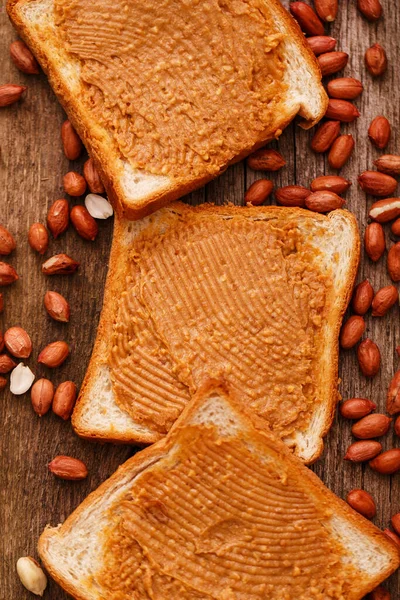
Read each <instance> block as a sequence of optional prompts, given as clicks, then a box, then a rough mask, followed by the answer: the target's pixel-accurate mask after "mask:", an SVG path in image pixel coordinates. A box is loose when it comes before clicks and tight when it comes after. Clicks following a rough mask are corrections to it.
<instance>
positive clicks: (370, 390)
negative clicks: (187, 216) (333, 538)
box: [0, 0, 400, 600]
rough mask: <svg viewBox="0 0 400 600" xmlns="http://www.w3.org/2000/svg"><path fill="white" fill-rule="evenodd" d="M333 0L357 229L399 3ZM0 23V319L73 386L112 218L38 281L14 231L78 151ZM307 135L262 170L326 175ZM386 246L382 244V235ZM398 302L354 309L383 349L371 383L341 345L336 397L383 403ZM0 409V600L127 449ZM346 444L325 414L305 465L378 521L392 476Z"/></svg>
mask: <svg viewBox="0 0 400 600" xmlns="http://www.w3.org/2000/svg"><path fill="white" fill-rule="evenodd" d="M285 4H286V5H287V4H288V2H285ZM339 4H340V11H339V16H338V19H337V20H336V22H335V23H334V24H333V25H331V26H330V33H331V34H332V35H333V36H334V37H336V38H338V40H340V41H339V44H338V49H340V50H344V51H346V52H349V54H350V61H349V65H348V67H347V68H346V69H345V74H346V75H351V76H354V77H357V78H360V79H361V80H362V81H363V83H364V86H365V91H364V94H363V95H362V97H361V98H360V99H359V100H357V102H356V103H357V105H358V106H359V108H360V111H361V118H360V119H359V120H358V122H357V123H356V124H350V125H346V126H343V127H342V131H343V132H351V133H352V134H353V135H354V136H355V139H356V151H355V153H354V155H353V157H352V158H351V160H350V162H349V163H348V165H346V167H345V168H344V169H343V170H342V173H341V174H343V175H344V176H345V177H347V178H348V179H350V180H351V181H352V182H353V186H352V188H351V190H350V192H349V193H348V194H347V206H348V208H349V209H350V210H352V211H353V212H354V213H355V214H356V215H357V217H358V221H359V225H360V230H361V234H363V232H364V229H365V225H366V223H367V214H368V207H369V206H370V204H371V203H372V198H366V197H365V195H364V193H363V192H361V190H360V189H359V187H358V185H357V176H358V175H359V173H360V172H362V171H363V170H365V169H367V168H371V167H372V163H373V160H374V159H375V158H376V157H377V156H378V155H379V154H380V152H379V151H378V150H376V149H375V148H374V147H373V146H372V145H371V143H370V142H369V140H368V136H367V129H368V125H369V123H370V121H371V120H372V119H373V118H374V117H375V116H376V115H378V114H383V115H385V116H386V117H388V118H389V120H390V122H391V123H392V128H393V133H392V139H391V142H390V145H389V147H388V148H387V151H388V152H391V153H396V152H400V147H399V145H398V143H397V137H398V128H399V123H400V114H399V113H400V103H399V101H398V90H399V88H400V69H399V61H400V49H399V43H398V33H399V31H400V3H399V2H393V1H391V0H383V5H384V18H383V19H381V20H380V21H379V22H378V23H377V24H370V23H368V22H367V21H366V20H365V19H363V18H362V17H361V16H360V14H359V13H358V12H357V10H356V7H355V5H356V2H355V0H349V1H345V0H341V1H340V3H339ZM0 27H1V34H2V35H1V40H0V78H1V79H0V83H8V82H12V83H22V84H24V85H27V86H28V90H27V93H26V95H25V98H24V100H23V101H22V102H20V103H19V104H17V105H14V106H12V107H9V108H3V109H0V144H1V146H0V174H1V175H0V177H1V179H0V180H1V196H0V222H1V223H3V224H4V225H6V226H7V227H8V228H9V229H10V231H12V233H13V234H14V235H15V237H16V239H17V243H18V247H17V251H16V252H14V253H13V255H11V256H10V257H9V262H10V263H12V264H13V265H14V266H15V267H16V268H17V271H18V273H19V274H20V280H19V281H18V282H17V283H16V284H15V285H13V286H11V287H10V288H4V289H3V290H1V291H3V293H4V296H5V305H6V307H5V312H4V314H3V315H2V316H1V317H0V329H2V330H4V329H6V328H7V327H9V326H11V325H21V326H22V327H24V328H26V330H27V331H28V332H29V333H30V335H31V336H32V339H33V343H34V352H33V355H32V357H31V358H30V359H29V361H28V364H29V365H30V366H31V368H32V369H33V370H34V371H35V373H36V375H37V377H40V376H43V375H45V376H48V375H49V374H50V378H51V379H52V380H53V381H54V383H58V382H61V381H62V380H65V379H72V380H74V381H75V382H76V383H77V384H78V385H79V384H80V383H81V381H82V378H83V375H84V371H85V368H86V365H87V363H88V359H89V355H90V352H91V348H92V345H93V341H94V338H95V333H96V326H97V322H98V317H99V312H100V309H101V304H102V296H103V285H104V280H105V276H106V271H107V260H108V253H109V248H110V243H111V231H112V223H111V220H110V221H107V222H104V223H100V233H99V236H98V239H97V241H96V242H95V243H91V242H84V241H83V240H81V239H80V238H79V237H78V236H77V234H76V233H75V232H74V230H73V229H72V228H70V229H69V230H68V232H67V233H66V234H64V235H63V236H62V237H61V238H60V239H59V240H57V241H56V242H55V241H54V240H53V241H52V242H51V244H50V248H49V250H48V252H47V254H46V256H51V255H52V254H54V253H57V252H66V253H68V254H70V255H71V256H73V257H74V258H76V259H77V260H79V261H80V262H81V267H80V269H79V271H78V273H77V274H76V275H74V276H72V277H58V278H48V277H47V278H46V277H45V276H43V275H42V274H41V273H40V264H41V262H42V259H41V258H40V257H38V256H37V255H35V254H34V253H33V251H31V250H30V248H29V246H28V244H27V236H26V233H27V230H28V228H29V226H30V225H31V224H32V223H33V222H35V221H41V222H44V221H45V215H46V212H47V209H48V207H49V206H50V205H51V203H52V202H53V201H54V200H55V199H57V198H61V197H63V192H62V176H63V174H64V173H65V172H67V171H68V170H70V169H71V168H73V169H75V170H77V171H81V169H82V163H83V160H84V158H83V157H82V159H80V160H79V161H77V162H76V163H72V164H70V163H69V161H68V160H67V159H66V158H65V157H64V156H63V153H62V150H61V142H60V125H61V123H62V121H63V119H64V118H65V116H64V114H63V111H62V109H61V108H60V106H59V105H58V103H57V101H56V99H55V97H54V95H53V93H52V91H51V89H50V87H49V85H48V83H47V81H46V78H45V77H44V76H43V74H42V75H40V76H25V75H23V74H22V73H19V72H18V71H17V69H16V68H15V67H14V65H13V64H12V63H11V61H10V59H9V54H8V47H9V44H10V42H11V41H13V40H14V39H15V38H16V36H15V33H14V32H13V30H12V27H11V25H10V24H9V22H8V19H7V16H6V14H5V9H4V8H2V9H1V13H0ZM327 30H328V28H327ZM376 41H378V42H380V43H381V44H382V45H384V46H385V48H386V51H387V54H388V58H389V69H388V72H387V73H386V75H385V76H384V77H382V78H380V79H377V80H373V79H372V78H371V76H370V75H369V74H368V73H367V72H366V69H365V66H364V59H363V56H364V52H365V50H366V49H367V48H368V47H369V46H370V45H372V44H373V43H375V42H376ZM312 134H313V132H312V131H309V132H306V131H302V130H301V129H300V128H298V127H297V126H296V125H292V126H290V127H289V128H288V129H287V130H286V131H285V132H284V134H283V135H282V138H281V139H280V141H279V144H272V146H274V147H277V148H279V150H280V151H281V152H282V154H283V155H284V156H285V158H286V160H287V166H286V167H285V168H284V169H282V170H281V171H280V172H279V173H277V174H272V175H271V179H273V180H274V182H275V184H276V186H282V185H287V184H292V183H300V184H303V185H309V183H310V181H311V180H312V179H313V178H314V177H315V176H317V175H322V174H325V173H330V172H331V171H330V169H329V166H328V164H327V161H326V157H324V156H321V155H315V154H313V153H312V152H311V151H310V149H309V141H310V139H311V137H312ZM262 176H266V177H270V175H269V174H261V173H254V172H251V171H250V170H248V169H246V167H245V165H244V164H238V165H235V166H233V167H232V168H230V169H229V170H228V171H227V172H226V173H225V174H224V175H223V176H222V177H221V178H219V179H218V180H217V181H214V182H212V183H210V184H209V185H208V186H207V187H206V188H204V189H202V190H199V191H197V192H195V193H193V194H192V195H191V196H190V197H189V198H188V201H189V202H191V203H193V204H197V203H199V202H202V201H204V200H208V201H210V202H215V203H217V204H221V203H222V202H224V201H227V200H229V201H231V202H234V203H235V204H241V203H242V202H243V194H244V191H245V189H246V188H247V187H248V186H249V185H250V184H251V183H252V182H253V181H254V180H256V179H258V178H260V177H262ZM75 202H76V201H75V200H74V203H75ZM72 203H73V202H71V204H72ZM389 243H392V242H391V241H390V239H389V236H388V244H389ZM365 277H368V278H369V279H370V281H371V283H372V284H373V286H374V288H375V289H378V288H379V287H381V286H383V285H387V284H388V283H390V281H389V277H388V275H387V272H386V261H385V258H384V259H382V260H381V261H379V263H378V264H376V265H374V264H372V263H371V262H370V261H369V260H368V259H367V258H365V257H364V256H363V259H362V264H361V267H360V273H359V279H358V280H359V281H361V280H362V279H364V278H365ZM46 290H56V291H58V292H60V293H62V294H64V295H65V296H66V297H67V298H68V299H69V300H70V302H71V306H72V318H71V323H70V324H69V325H63V324H57V323H54V322H52V321H51V320H50V319H49V318H48V317H47V315H46V313H45V311H44V308H43V296H44V293H45V291H46ZM398 311H399V309H398V307H395V309H393V310H392V311H391V312H390V314H389V315H387V316H386V317H384V318H382V319H379V318H372V317H371V316H370V315H368V317H367V335H368V336H369V337H371V338H372V339H373V340H375V341H376V342H377V343H378V345H379V346H380V349H381V352H382V358H383V360H382V369H381V372H380V373H379V374H378V376H377V377H375V378H374V379H373V380H372V381H368V380H366V379H365V378H364V377H362V376H361V375H360V373H359V369H358V365H357V360H356V355H355V352H354V351H347V352H343V353H342V355H341V361H340V377H341V379H342V383H341V385H340V390H341V393H342V395H343V397H344V398H348V397H353V396H361V397H369V398H371V399H373V400H374V401H375V402H376V403H377V404H378V407H379V409H380V410H381V411H382V412H384V410H385V396H386V390H387V387H388V383H389V381H390V379H391V377H392V375H393V373H394V371H395V370H396V368H397V367H398V359H397V355H396V353H395V347H396V345H397V344H398V343H400V323H399V312H398ZM56 339H65V340H66V341H68V343H69V344H70V345H71V349H72V352H71V357H70V358H69V359H68V361H67V362H66V363H65V364H64V365H63V366H62V368H60V369H58V370H55V371H54V372H51V373H49V371H48V370H46V368H38V366H37V364H36V359H37V354H38V353H39V351H40V349H41V348H42V347H43V346H44V345H46V344H47V343H49V342H51V341H54V340H56ZM0 419H1V423H0V427H1V429H0V432H1V433H0V533H1V536H0V600H25V599H28V598H31V597H32V596H31V595H30V594H29V593H28V592H26V591H25V590H24V589H23V588H22V586H21V584H20V582H19V580H18V578H17V575H16V572H15V563H16V561H17V559H18V558H19V557H20V556H23V555H27V554H28V555H33V556H37V553H36V542H37V539H38V536H39V534H40V532H41V531H42V529H43V527H44V526H45V525H46V523H50V524H52V525H55V524H57V523H59V522H62V521H63V520H64V519H65V518H66V516H67V515H68V514H69V513H70V512H71V511H72V510H73V509H74V508H75V507H76V506H77V505H78V504H79V503H80V502H81V501H82V500H83V498H85V496H86V495H87V494H88V492H89V491H90V490H93V489H95V488H96V487H97V486H98V484H99V483H100V482H101V481H103V480H104V479H106V478H107V477H108V476H109V475H110V474H111V473H112V472H113V471H115V469H116V468H117V466H118V465H119V464H121V463H122V462H123V461H124V460H125V459H126V458H128V457H129V456H130V455H131V454H132V452H133V449H132V448H128V447H118V446H111V445H106V446H101V445H99V444H91V443H88V442H84V441H82V440H79V439H78V438H77V437H76V436H75V435H74V434H73V432H72V429H71V426H70V423H69V422H66V423H65V422H63V421H61V420H60V419H58V418H57V417H55V416H54V415H52V414H49V415H46V416H44V417H43V418H41V419H39V418H38V417H37V416H36V415H34V413H33V411H32V408H31V405H30V401H29V395H25V396H23V397H13V396H11V395H10V394H9V392H8V391H5V392H0ZM351 440H352V438H351V434H350V423H347V422H345V421H344V420H343V419H337V420H336V421H335V424H334V426H333V428H332V430H331V431H330V433H329V435H328V436H327V438H326V444H325V452H324V455H323V457H322V459H321V460H320V461H319V462H318V463H317V464H316V465H314V467H313V469H314V470H315V472H316V473H317V474H318V475H319V476H320V477H321V478H322V479H323V481H324V482H325V483H326V484H327V485H328V487H329V488H330V489H332V490H333V491H334V492H335V493H337V494H338V495H339V496H341V497H345V496H346V494H347V493H348V491H349V490H350V489H352V488H355V487H362V488H365V489H366V490H368V491H369V492H370V493H372V495H373V496H374V498H375V500H376V503H377V507H378V514H377V517H376V518H375V519H374V522H375V523H376V525H378V526H379V527H382V528H383V527H387V526H388V524H389V519H390V516H391V515H392V514H394V513H396V512H398V511H400V475H394V476H393V477H382V476H379V475H377V474H376V473H373V472H372V471H371V470H370V469H369V468H368V467H363V466H357V465H351V464H348V463H345V462H344V461H343V459H342V457H343V455H344V453H345V450H346V448H347V446H348V445H349V444H350V443H351ZM383 444H384V447H385V448H390V447H393V446H397V447H399V446H400V443H399V440H398V439H397V438H396V436H395V435H394V434H393V433H390V434H389V435H387V436H386V437H385V438H384V440H383ZM57 454H69V455H72V456H76V457H78V458H81V459H83V460H84V461H85V462H86V463H87V465H88V467H89V471H90V475H89V478H88V479H87V480H86V481H84V482H80V483H69V482H63V481H60V480H56V479H54V478H53V477H52V476H51V475H50V474H49V473H48V471H47V463H48V462H49V461H50V460H51V459H52V458H53V457H54V456H55V455H57ZM388 586H389V587H390V590H391V592H392V599H393V600H397V599H400V583H399V579H398V577H397V575H395V576H393V577H392V578H391V580H390V582H388ZM45 597H46V598H47V599H48V600H64V599H65V598H67V596H66V595H65V594H64V593H63V592H62V590H60V589H59V588H58V587H57V586H56V585H55V584H54V583H52V582H49V587H48V590H47V592H46V595H45Z"/></svg>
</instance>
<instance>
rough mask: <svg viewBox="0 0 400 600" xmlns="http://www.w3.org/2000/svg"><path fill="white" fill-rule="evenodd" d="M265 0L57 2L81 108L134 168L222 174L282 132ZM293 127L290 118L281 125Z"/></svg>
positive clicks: (276, 47)
mask: <svg viewBox="0 0 400 600" xmlns="http://www.w3.org/2000/svg"><path fill="white" fill-rule="evenodd" d="M266 4H267V3H265V2H264V1H262V0H140V1H137V0H96V1H95V2H94V1H93V0H55V13H56V23H57V26H58V28H59V31H60V33H61V35H62V39H63V41H64V42H65V44H66V48H67V50H68V52H69V53H71V54H72V55H73V56H74V57H75V58H77V59H78V60H79V61H80V63H81V73H80V77H81V82H82V93H81V94H80V100H81V101H83V102H84V104H85V106H86V109H87V110H88V111H89V112H90V113H91V115H92V116H93V119H94V120H95V121H96V122H98V123H100V124H101V125H102V126H103V127H104V128H105V129H106V130H107V131H108V132H109V134H110V139H112V140H113V143H114V145H115V147H116V149H117V151H118V153H119V154H120V156H122V157H123V158H125V159H127V160H128V161H129V162H130V163H131V165H132V166H133V167H134V168H138V169H144V170H146V171H147V172H150V173H154V174H163V175H169V176H171V177H182V175H183V174H184V175H185V176H186V175H187V176H192V177H201V176H207V175H213V176H214V175H216V174H218V172H219V171H220V170H221V169H222V168H223V167H224V166H225V165H226V164H227V163H228V162H229V161H230V160H231V159H233V158H234V157H235V156H237V155H238V154H240V153H241V152H243V150H245V149H250V148H251V147H252V146H253V145H254V144H255V143H256V142H259V141H260V140H265V139H267V137H271V136H272V135H273V134H274V127H276V123H275V125H273V121H274V120H276V114H277V112H279V110H280V111H281V113H282V115H284V114H285V112H284V108H283V107H282V105H281V102H282V100H283V95H284V92H285V89H286V88H285V85H284V83H283V81H282V79H283V75H284V68H285V67H284V61H283V58H282V50H281V45H282V44H281V42H282V39H283V36H282V34H281V33H279V30H278V28H277V26H276V25H275V23H274V20H273V19H272V18H271V16H270V14H269V12H268V7H267V6H266ZM282 120H284V119H282Z"/></svg>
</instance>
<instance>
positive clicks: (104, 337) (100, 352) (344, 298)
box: [72, 202, 360, 463]
mask: <svg viewBox="0 0 400 600" xmlns="http://www.w3.org/2000/svg"><path fill="white" fill-rule="evenodd" d="M224 210H226V212H227V213H229V214H241V215H243V214H245V215H246V216H248V217H249V218H251V217H252V216H254V215H257V214H260V213H262V214H263V215H264V216H266V217H270V218H276V217H283V218H288V217H289V216H290V218H300V217H302V218H304V217H305V218H307V219H311V220H312V221H314V222H318V221H324V220H326V219H327V218H329V219H332V218H337V217H339V216H343V218H345V219H346V222H347V223H350V224H351V229H352V232H353V240H352V252H351V254H350V256H349V267H348V275H347V278H346V284H345V288H344V290H343V293H341V295H340V303H339V304H338V306H337V308H336V310H333V309H331V310H330V311H329V319H330V321H329V325H330V328H331V329H330V331H331V340H332V341H331V348H325V349H324V353H325V355H326V362H325V364H324V373H325V375H326V376H325V378H324V379H325V381H327V382H329V388H330V391H329V392H327V393H326V394H324V397H325V398H326V403H327V406H328V409H327V417H326V419H325V420H324V427H323V433H322V434H321V439H320V443H319V446H318V451H316V452H315V453H314V455H313V456H312V457H310V459H309V460H307V463H311V462H314V461H315V460H317V459H318V457H319V456H320V455H321V453H322V451H323V439H322V437H323V436H325V435H326V433H327V432H328V431H329V429H330V427H331V424H332V420H333V418H334V413H335V408H336V404H337V398H338V391H337V382H338V379H337V377H338V375H337V373H338V358H339V348H338V341H337V340H338V336H339V331H340V327H341V321H342V317H343V314H344V312H345V310H346V308H347V304H348V301H349V299H350V295H351V291H352V287H353V283H354V279H355V276H356V273H357V268H358V262H359V245H360V242H359V236H358V227H357V222H356V219H355V217H354V216H353V215H352V214H351V213H350V212H348V211H343V210H339V211H334V212H333V213H331V214H330V215H328V217H326V216H325V215H320V214H317V213H312V212H310V211H308V210H304V209H301V208H290V209H288V208H285V207H277V206H263V207H239V206H231V205H230V206H229V207H215V206H213V205H211V204H202V205H200V206H197V207H196V208H193V207H189V206H187V205H185V204H183V203H181V202H176V203H174V204H172V205H171V206H170V207H169V209H168V212H167V214H169V211H171V212H174V211H177V212H179V213H181V214H183V213H188V212H192V211H195V212H200V213H202V214H209V215H215V214H216V212H218V213H219V214H221V213H223V211H224ZM155 218H159V217H158V215H155ZM161 218H163V217H161ZM125 229H126V223H124V221H123V220H119V219H118V218H116V221H115V229H114V238H113V245H112V250H111V255H110V262H109V273H108V276H107V281H106V288H105V295H104V303H103V311H102V314H101V317H100V324H99V330H98V334H97V337H96V342H95V345H94V349H93V354H92V357H91V360H90V363H89V367H88V370H87V373H86V376H85V379H84V382H83V385H82V388H81V392H80V396H79V399H78V402H77V405H76V408H75V411H74V414H73V420H72V424H73V427H74V429H75V432H76V433H77V434H78V435H79V436H81V437H84V438H86V439H97V440H99V441H106V442H119V443H132V436H131V435H129V434H127V433H124V434H122V435H121V434H117V435H113V434H112V432H111V431H104V432H103V433H102V434H101V435H94V434H93V432H90V431H88V430H87V429H85V428H84V427H82V424H81V421H82V415H83V414H84V412H85V405H86V402H88V401H89V400H88V399H87V395H88V393H89V392H90V387H91V386H92V385H93V383H94V381H95V378H96V369H97V366H98V364H99V363H100V362H106V357H105V354H104V344H105V345H106V346H107V344H108V340H110V339H111V330H112V327H113V323H114V320H115V318H116V307H115V302H114V300H113V298H115V297H118V296H119V295H120V294H121V292H122V291H123V289H124V286H125V276H126V273H127V268H128V256H127V255H128V253H127V250H126V247H125V248H124V246H123V242H122V240H123V238H124V235H125ZM325 342H326V340H325ZM158 439H160V436H159V435H158V434H154V433H151V432H149V433H148V434H142V435H141V434H139V433H138V432H136V433H135V438H134V441H135V443H139V444H149V443H153V442H155V441H157V440H158Z"/></svg>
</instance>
